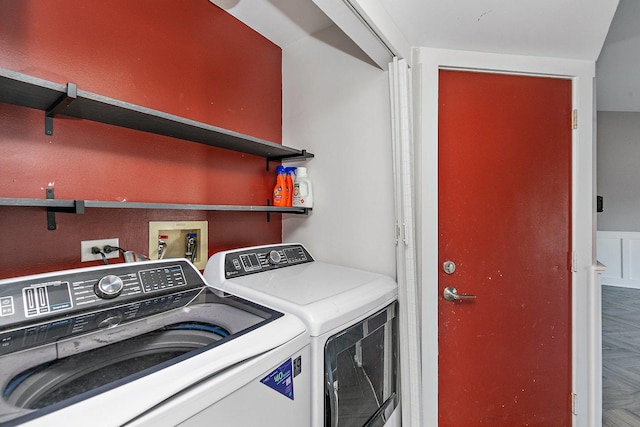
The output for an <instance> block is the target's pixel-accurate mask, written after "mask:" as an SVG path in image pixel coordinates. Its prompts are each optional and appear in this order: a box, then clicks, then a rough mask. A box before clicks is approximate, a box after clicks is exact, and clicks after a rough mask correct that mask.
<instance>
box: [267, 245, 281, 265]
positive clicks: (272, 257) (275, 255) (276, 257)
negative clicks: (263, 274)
mask: <svg viewBox="0 0 640 427" xmlns="http://www.w3.org/2000/svg"><path fill="white" fill-rule="evenodd" d="M280 261H282V256H281V255H280V252H278V251H276V250H275V249H274V250H272V251H271V252H269V264H278V263H280Z"/></svg>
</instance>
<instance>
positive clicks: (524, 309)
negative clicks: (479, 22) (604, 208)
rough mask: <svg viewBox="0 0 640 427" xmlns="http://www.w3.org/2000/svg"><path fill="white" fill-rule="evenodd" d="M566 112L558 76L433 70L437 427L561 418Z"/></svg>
mask: <svg viewBox="0 0 640 427" xmlns="http://www.w3.org/2000/svg"><path fill="white" fill-rule="evenodd" d="M571 110H572V104H571V81H570V80H568V79H556V78H544V77H528V76H514V75H500V74H488V73H474V72H462V71H444V70H443V71H441V72H440V83H439V146H438V151H439V155H438V162H439V189H438V191H439V195H438V203H439V205H438V215H439V225H438V227H439V230H438V231H439V254H438V256H439V262H440V265H441V266H443V265H444V264H445V263H446V262H447V261H451V262H452V263H453V264H447V267H448V272H445V268H442V269H441V271H440V274H439V295H440V296H439V302H438V308H439V326H438V327H439V336H438V339H439V356H438V357H439V379H438V384H439V427H448V426H451V427H465V426H489V427H499V426H505V427H514V426H543V427H550V426H553V427H561V426H570V425H571V397H570V396H571V272H570V269H571V266H570V260H571V255H570V254H571ZM453 267H455V270H454V268H453ZM452 270H454V271H452ZM449 273H450V274H449ZM446 287H452V288H454V289H455V290H456V291H457V293H458V295H464V294H469V295H475V296H476V298H475V299H471V298H469V299H460V300H453V301H450V300H447V299H445V298H444V296H443V295H444V290H445V288H446ZM454 292H455V291H454Z"/></svg>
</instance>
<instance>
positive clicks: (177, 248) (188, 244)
mask: <svg viewBox="0 0 640 427" xmlns="http://www.w3.org/2000/svg"><path fill="white" fill-rule="evenodd" d="M208 250H209V223H208V222H207V221H149V258H150V259H167V258H187V259H188V260H189V261H191V262H193V264H194V265H195V266H196V268H199V269H200V270H203V269H204V267H205V266H206V265H207V255H208Z"/></svg>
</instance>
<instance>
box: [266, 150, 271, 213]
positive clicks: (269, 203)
mask: <svg viewBox="0 0 640 427" xmlns="http://www.w3.org/2000/svg"><path fill="white" fill-rule="evenodd" d="M267 166H269V162H267ZM267 170H269V169H267ZM267 206H271V200H269V199H267ZM267 222H271V212H269V211H267Z"/></svg>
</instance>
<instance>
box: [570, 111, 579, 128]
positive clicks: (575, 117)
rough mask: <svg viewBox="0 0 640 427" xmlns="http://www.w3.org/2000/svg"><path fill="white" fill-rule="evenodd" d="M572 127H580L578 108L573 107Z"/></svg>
mask: <svg viewBox="0 0 640 427" xmlns="http://www.w3.org/2000/svg"><path fill="white" fill-rule="evenodd" d="M571 128H572V129H578V109H577V108H574V109H573V114H571Z"/></svg>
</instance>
